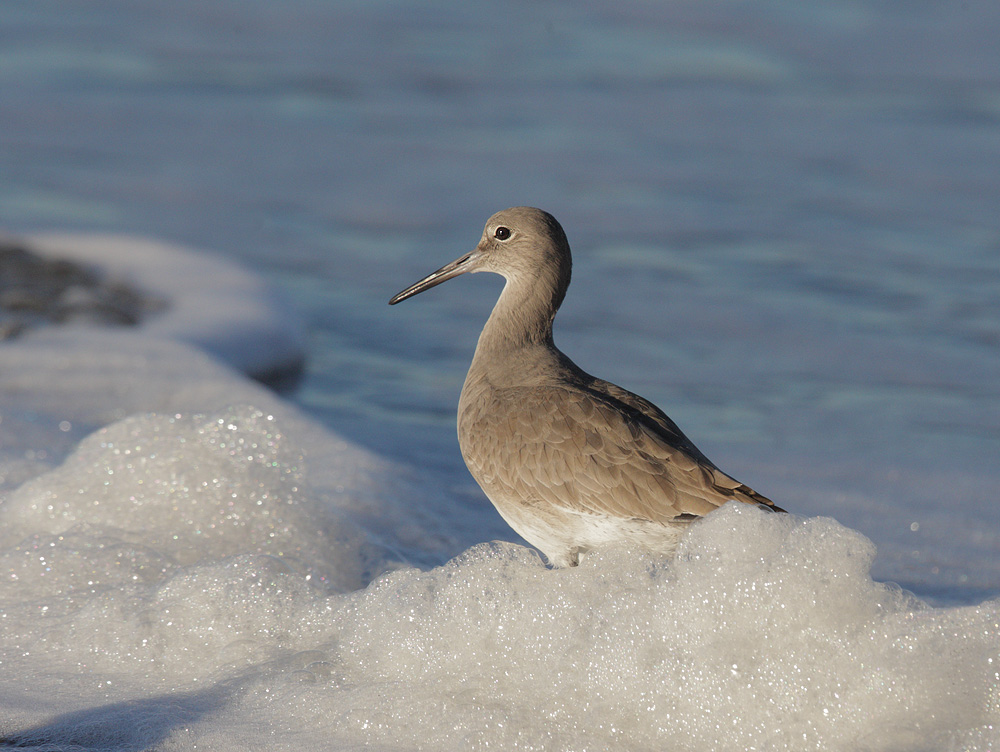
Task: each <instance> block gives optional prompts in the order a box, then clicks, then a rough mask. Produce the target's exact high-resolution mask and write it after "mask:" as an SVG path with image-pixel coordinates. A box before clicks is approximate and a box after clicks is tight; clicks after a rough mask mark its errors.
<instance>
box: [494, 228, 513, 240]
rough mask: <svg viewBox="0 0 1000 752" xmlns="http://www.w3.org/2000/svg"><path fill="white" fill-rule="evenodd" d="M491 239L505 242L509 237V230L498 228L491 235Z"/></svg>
mask: <svg viewBox="0 0 1000 752" xmlns="http://www.w3.org/2000/svg"><path fill="white" fill-rule="evenodd" d="M493 237H495V238H496V239H497V240H506V239H507V238H509V237H510V228H509V227H498V228H497V230H496V232H494V233H493Z"/></svg>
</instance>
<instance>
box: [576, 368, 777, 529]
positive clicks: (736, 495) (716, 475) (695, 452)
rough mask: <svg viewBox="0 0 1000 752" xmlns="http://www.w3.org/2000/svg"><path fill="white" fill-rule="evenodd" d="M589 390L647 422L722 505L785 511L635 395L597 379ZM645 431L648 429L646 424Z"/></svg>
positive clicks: (645, 400)
mask: <svg viewBox="0 0 1000 752" xmlns="http://www.w3.org/2000/svg"><path fill="white" fill-rule="evenodd" d="M591 389H593V390H594V391H597V392H600V393H603V394H606V395H608V396H609V397H611V398H612V399H614V400H616V401H618V402H620V403H622V404H624V405H626V406H628V407H630V408H632V409H633V410H636V411H637V412H638V413H640V414H641V415H642V416H643V418H645V419H646V420H647V421H649V422H651V423H652V424H653V430H652V432H653V433H654V434H655V435H657V436H658V437H659V439H660V440H661V441H662V442H664V443H665V444H667V445H669V446H672V447H675V448H676V449H679V450H681V451H683V452H685V453H686V454H687V455H688V456H689V457H691V458H692V459H694V460H695V461H696V462H697V463H698V464H699V465H701V466H702V468H703V469H704V471H705V472H706V473H708V475H709V477H710V480H711V483H712V485H713V486H714V487H715V489H716V490H717V491H718V492H719V493H721V494H723V495H724V496H726V501H729V500H736V501H742V502H745V503H748V504H760V505H761V506H765V507H769V508H770V509H772V510H774V511H775V512H784V511H785V510H784V509H782V508H781V507H779V506H777V505H776V504H775V503H774V502H773V501H771V500H770V499H769V498H767V497H766V496H764V495H763V494H759V493H757V492H756V491H754V490H753V489H752V488H750V486H748V485H746V484H744V483H740V482H739V481H738V480H736V479H735V478H733V477H732V476H730V475H727V474H726V473H724V472H722V471H721V470H720V469H719V468H717V467H716V466H715V464H714V463H713V462H712V461H711V460H709V459H708V457H706V456H705V455H704V454H702V453H701V451H700V450H699V449H698V447H696V446H695V445H694V444H693V443H692V442H691V440H690V439H689V438H688V437H687V436H685V435H684V432H683V431H681V429H680V428H679V427H678V426H677V424H676V423H674V422H673V421H672V420H671V419H670V418H669V417H668V416H667V414H666V413H664V412H663V411H662V410H661V409H660V408H658V407H657V406H656V405H654V404H653V403H652V402H650V401H649V400H647V399H644V398H643V397H640V396H639V395H638V394H633V393H632V392H630V391H628V390H627V389H622V388H621V387H620V386H618V385H617V384H612V383H611V382H610V381H603V380H601V379H594V382H593V383H592V384H591ZM647 428H649V426H648V424H647Z"/></svg>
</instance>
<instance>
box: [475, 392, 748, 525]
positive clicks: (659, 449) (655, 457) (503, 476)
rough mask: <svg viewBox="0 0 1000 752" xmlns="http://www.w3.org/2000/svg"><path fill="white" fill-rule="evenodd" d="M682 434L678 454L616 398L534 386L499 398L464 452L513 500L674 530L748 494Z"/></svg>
mask: <svg viewBox="0 0 1000 752" xmlns="http://www.w3.org/2000/svg"><path fill="white" fill-rule="evenodd" d="M647 404H648V403H647ZM654 409H655V408H654ZM663 417H664V418H666V416H663ZM667 420H668V421H669V419H667ZM671 425H672V424H671ZM674 428H675V430H677V434H678V436H679V437H680V438H681V439H683V441H677V442H674V443H676V444H678V445H677V446H675V445H674V444H672V443H671V439H670V438H669V437H666V438H665V437H664V436H662V435H660V434H661V431H659V429H658V428H657V426H656V425H654V424H653V423H651V421H650V420H647V419H644V418H643V415H642V413H641V411H639V410H638V409H637V408H635V407H633V406H629V405H628V404H627V403H623V402H622V401H620V400H617V399H616V398H614V397H613V396H611V395H608V394H604V393H601V392H590V391H586V390H583V391H581V390H578V389H573V388H563V387H548V388H540V387H537V386H535V387H532V388H530V389H520V388H511V389H499V390H494V391H493V392H492V393H491V404H490V405H489V409H484V410H482V411H481V412H480V413H479V415H478V416H477V417H476V418H475V420H474V421H473V422H472V423H471V424H470V425H469V426H468V428H467V430H466V431H465V435H464V436H463V445H464V446H465V448H466V449H467V451H466V452H465V454H466V461H467V462H468V463H469V465H470V469H471V470H472V471H473V474H474V475H476V477H477V478H480V479H481V482H484V483H485V484H486V485H492V486H496V487H497V490H499V491H500V492H502V493H503V494H505V495H507V496H508V497H511V498H520V499H522V500H523V501H524V502H525V503H529V504H530V503H533V502H538V501H542V502H547V503H550V504H554V505H556V506H560V507H564V508H567V509H571V510H573V511H576V512H579V513H584V514H586V513H591V514H600V515H611V516H616V517H623V518H636V519H647V520H653V521H657V522H669V521H671V520H674V519H676V518H678V517H682V516H684V515H704V514H707V513H708V512H710V511H712V510H713V509H715V508H716V507H718V506H720V505H722V504H723V503H725V502H726V501H728V500H730V499H731V498H734V496H735V494H737V493H738V491H736V489H738V488H739V487H740V484H739V483H738V482H736V481H734V480H733V479H732V478H729V477H728V476H726V475H725V474H723V473H721V472H720V471H718V470H717V469H716V468H715V467H714V466H713V465H712V464H711V463H710V462H708V460H706V459H704V457H703V456H702V455H701V453H700V452H698V451H697V449H694V453H696V454H695V455H694V456H692V453H691V451H689V450H688V447H689V446H690V447H691V448H692V449H693V445H691V444H690V442H689V441H687V439H686V438H684V437H683V434H681V433H680V431H679V429H676V426H675V427H674ZM685 442H686V443H685Z"/></svg>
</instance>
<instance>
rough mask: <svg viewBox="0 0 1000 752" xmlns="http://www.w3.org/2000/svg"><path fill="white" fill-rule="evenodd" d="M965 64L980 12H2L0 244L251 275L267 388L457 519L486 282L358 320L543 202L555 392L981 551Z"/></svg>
mask: <svg viewBox="0 0 1000 752" xmlns="http://www.w3.org/2000/svg"><path fill="white" fill-rule="evenodd" d="M997 39H1000V5H998V4H997V3H995V2H993V0H978V1H977V0H970V2H963V3H930V2H906V3H898V2H897V3H892V2H881V1H879V0H863V1H862V0H858V1H856V2H819V1H818V2H812V3H808V4H803V3H796V2H788V1H781V0H762V1H761V2H754V3H745V2H736V1H735V0H734V1H731V2H726V1H724V0H698V1H697V2H676V3H661V2H625V3H615V4H604V3H593V2H583V3H572V4H568V3H554V2H496V3H478V4H472V3H462V2H456V1H455V0H439V1H437V2H427V3H419V4H417V3H405V2H400V1H399V0H389V1H386V2H321V1H320V0H289V1H288V2H283V3H271V2H258V1H244V2H240V3H233V2H223V1H222V0H198V2H193V1H191V0H176V1H174V2H169V3H167V2H162V3H156V2H146V3H134V2H123V1H117V0H80V1H79V2H76V1H75V2H53V1H51V0H32V1H31V2H20V1H17V2H8V3H4V4H3V5H2V6H0V90H2V96H0V228H2V229H3V230H4V231H6V232H10V233H16V232H22V231H29V230H34V229H68V230H101V231H113V232H129V233H136V234H140V235H150V236H155V237H160V238H164V239H168V240H173V241H179V242H182V243H187V244H190V245H193V246H196V247H200V248H205V249H210V250H212V251H214V252H217V253H221V254H224V255H226V256H229V257H233V258H238V259H240V260H241V261H243V262H244V263H245V264H246V265H248V266H249V267H251V268H254V269H256V270H258V271H261V272H263V273H264V274H266V275H267V276H269V277H270V278H271V279H273V280H274V281H275V282H276V284H278V285H279V286H281V287H282V288H283V289H284V290H285V291H286V293H287V294H288V296H289V297H290V298H292V299H293V300H294V301H295V303H296V304H297V306H298V307H299V309H300V310H301V311H302V313H303V316H304V318H305V321H306V324H307V328H308V333H309V343H310V352H309V360H308V363H307V366H306V371H305V373H304V375H303V378H302V382H301V384H300V386H299V388H298V389H297V390H296V391H295V392H294V393H292V394H291V395H290V398H291V399H292V400H294V401H296V402H298V403H299V404H300V405H302V406H303V407H304V408H305V409H306V410H308V411H309V412H311V413H312V414H314V415H315V416H317V417H318V418H319V419H321V420H322V421H324V422H325V423H327V424H328V425H330V426H331V427H332V428H334V429H335V430H337V431H339V432H340V433H342V434H343V435H345V436H346V437H348V438H350V439H352V440H354V441H356V442H358V443H361V444H364V445H366V446H368V447H371V448H374V449H375V450H377V451H379V452H380V453H383V454H386V455H389V456H391V457H395V458H397V459H400V460H403V461H406V462H411V463H416V464H422V465H425V466H427V467H429V468H430V469H431V471H432V473H434V474H435V476H436V477H437V478H438V480H439V481H440V483H441V484H442V487H443V488H444V487H447V488H449V489H450V490H451V491H452V492H454V493H468V494H469V496H470V499H471V498H473V497H474V496H476V494H478V491H477V490H476V489H475V486H474V484H473V482H472V480H471V478H469V476H468V475H467V474H466V472H465V470H464V467H463V465H462V461H461V457H460V456H459V453H458V447H457V441H456V440H455V437H454V419H455V418H454V415H455V408H456V404H457V398H458V392H459V390H460V388H461V384H462V380H463V378H464V375H465V370H466V368H467V366H468V362H469V360H470V358H471V355H472V350H473V348H474V346H475V341H476V337H477V336H478V333H479V330H480V328H481V326H482V324H483V322H484V321H485V319H486V316H487V315H488V312H489V310H490V308H491V307H492V304H493V302H494V300H495V297H496V294H497V293H498V291H499V288H500V282H499V280H498V279H496V278H489V277H487V275H477V276H476V277H474V278H463V279H461V280H458V281H454V282H451V283H449V284H448V285H446V286H444V287H441V288H438V289H436V290H434V291H433V292H432V293H428V294H426V295H423V296H421V297H419V298H417V299H415V300H412V301H407V303H405V304H404V305H402V306H399V307H396V308H389V307H388V306H387V305H386V301H387V300H388V298H389V297H390V296H391V295H392V294H393V293H395V292H397V291H398V290H400V289H402V288H403V287H405V286H406V285H408V284H410V283H411V282H413V281H415V280H416V279H417V278H419V277H421V276H423V275H424V274H426V273H427V272H429V271H431V270H433V269H436V268H437V267H438V266H440V265H442V264H443V263H445V262H447V261H450V260H452V259H453V258H455V257H457V256H459V255H461V254H462V253H464V252H466V251H467V250H470V249H471V248H472V247H473V245H474V244H475V243H476V242H477V240H478V238H479V234H480V232H481V228H482V224H483V222H484V221H485V219H486V218H487V217H488V216H489V215H490V214H492V213H493V212H494V211H496V210H498V209H501V208H505V207H507V206H510V205H517V204H531V205H537V206H541V207H542V208H545V209H547V210H549V211H551V212H552V213H554V214H555V215H556V216H557V217H558V218H559V219H560V220H561V222H562V223H563V225H564V227H565V228H566V231H567V234H568V236H569V238H570V242H571V244H572V245H573V249H574V253H575V268H574V284H573V286H572V288H571V290H570V294H569V297H568V299H567V302H566V304H565V306H564V308H563V313H562V314H561V316H560V318H559V319H558V322H557V330H556V337H557V342H558V343H559V344H560V346H561V348H562V349H563V350H564V351H566V352H567V353H568V354H569V355H570V356H571V357H572V358H573V359H574V360H576V361H577V363H578V364H579V365H581V366H582V367H583V368H585V369H586V370H589V371H592V372H596V373H597V374H599V375H600V376H602V377H604V378H608V379H611V380H613V381H616V382H618V383H620V384H622V385H623V386H625V387H627V388H629V389H631V390H633V391H636V392H638V393H640V394H643V395H644V396H646V397H647V398H649V399H651V400H652V401H654V402H656V403H657V404H659V405H660V406H661V407H663V408H664V409H665V410H666V411H667V412H668V413H669V414H670V415H671V416H672V417H673V418H674V419H675V420H676V421H677V422H678V423H679V424H680V425H681V426H682V427H684V429H685V431H686V432H687V433H688V434H689V435H690V436H691V437H692V438H693V439H694V440H695V441H696V443H698V444H699V446H701V448H702V449H703V450H704V451H705V452H706V453H707V454H708V455H709V456H710V457H712V458H713V459H715V461H716V462H718V463H719V464H720V465H721V466H722V467H723V468H724V469H726V470H728V471H730V472H732V473H734V474H736V475H737V476H738V477H740V478H741V480H744V481H746V482H747V483H749V484H750V485H752V486H754V487H756V488H758V489H759V490H761V491H762V492H764V493H767V494H768V495H770V496H773V497H774V498H775V499H776V500H777V501H778V502H779V503H782V504H783V505H786V506H788V507H789V508H794V509H795V510H796V511H800V512H803V513H807V514H817V513H830V514H834V516H836V517H838V519H841V520H842V521H843V522H845V523H846V524H849V525H852V526H854V527H857V528H859V529H861V530H862V531H865V532H866V533H868V534H870V535H871V534H872V531H873V530H877V531H879V534H878V535H876V536H875V537H876V539H878V540H879V542H880V545H881V543H882V542H883V541H884V540H896V542H897V543H898V544H899V545H900V546H903V547H905V546H906V545H910V542H912V545H913V546H915V547H918V546H920V545H922V546H923V547H924V548H926V547H927V545H929V543H932V542H933V538H932V537H931V538H927V537H926V536H928V535H930V536H933V534H934V533H933V527H934V524H933V522H934V519H935V518H934V515H935V514H937V513H939V511H940V508H941V507H942V506H946V507H949V508H953V509H954V514H956V515H963V514H965V515H976V516H979V517H983V518H984V519H983V520H982V521H983V526H982V529H983V530H984V533H983V534H985V535H992V536H993V537H994V539H996V537H997V535H998V528H1000V515H998V514H997V512H996V505H995V487H996V484H997V482H998V481H1000V468H998V458H1000V211H998V208H1000V207H998V196H1000V45H998V44H997ZM0 367H2V365H0ZM901 477H906V478H908V479H909V480H908V482H907V483H906V484H904V485H905V488H906V497H907V498H905V499H903V500H902V503H903V504H904V505H906V506H904V509H905V513H904V514H901V513H900V507H899V506H898V504H899V502H900V499H898V498H896V499H894V503H893V504H891V505H888V506H886V507H885V508H882V507H881V506H880V504H879V503H878V499H882V498H884V499H889V498H893V497H894V495H898V494H896V488H897V484H898V483H899V480H900V478H901ZM914 489H916V490H914ZM873 500H874V501H873ZM987 500H988V502H987ZM970 502H971V503H972V506H966V507H963V506H962V505H963V504H967V503H970ZM477 503H478V502H477ZM483 503H484V502H483ZM831 504H833V505H834V506H833V507H831ZM880 515H881V517H880ZM504 531H505V528H504V526H503V525H502V523H501V522H499V520H498V522H497V527H496V530H494V531H485V533H484V534H490V533H492V534H494V535H504V534H505V533H504ZM922 536H924V537H922ZM932 559H933V557H931V558H930V559H929V558H928V557H927V556H926V555H924V556H923V557H922V559H921V564H920V565H921V566H923V567H926V568H933V567H934V566H936V564H935V563H934V561H933V560H932ZM972 584H975V583H972ZM984 587H987V589H988V583H987V585H984Z"/></svg>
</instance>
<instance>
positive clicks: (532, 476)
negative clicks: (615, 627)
mask: <svg viewBox="0 0 1000 752" xmlns="http://www.w3.org/2000/svg"><path fill="white" fill-rule="evenodd" d="M571 268H572V257H571V255H570V250H569V242H568V241H567V240H566V234H565V232H563V228H562V227H561V226H560V225H559V223H558V222H557V221H556V219H555V218H554V217H553V216H552V215H551V214H548V213H547V212H544V211H542V210H541V209H535V208H532V207H526V206H520V207H515V208H512V209H506V210H504V211H501V212H498V213H496V214H494V215H493V216H492V217H490V219H489V221H488V222H487V223H486V227H485V229H484V230H483V236H482V239H481V240H480V241H479V245H477V246H476V248H475V249H474V250H473V251H472V252H471V253H467V254H465V255H464V256H462V257H461V258H458V259H456V260H455V261H452V262H451V263H450V264H446V265H445V266H442V267H441V268H440V269H438V270H437V271H436V272H432V273H431V274H429V275H428V276H426V277H424V278H423V279H422V280H420V281H419V282H417V283H415V284H413V285H411V286H410V287H407V288H406V289H405V290H403V291H402V292H400V293H399V294H398V295H395V296H394V297H393V298H392V299H391V300H390V301H389V304H390V305H395V304H396V303H399V302H400V301H402V300H405V299H406V298H409V297H411V296H413V295H416V294H417V293H420V292H423V291H424V290H428V289H430V288H431V287H434V286H435V285H438V284H440V283H441V282H444V281H445V280H448V279H451V278H452V277H457V276H458V275H460V274H465V273H466V272H494V273H495V274H499V275H501V276H502V277H504V278H505V279H506V284H505V285H504V288H503V292H501V294H500V298H499V300H497V303H496V306H495V307H494V308H493V312H492V313H491V314H490V317H489V320H488V321H487V322H486V326H485V327H484V328H483V332H482V334H481V335H480V336H479V343H478V344H477V346H476V353H475V355H474V356H473V358H472V365H471V366H470V368H469V373H468V376H466V379H465V385H464V386H463V387H462V395H461V397H460V398H459V402H458V441H459V445H460V446H461V450H462V457H463V458H464V459H465V464H466V465H467V466H468V468H469V471H470V472H471V473H472V476H473V477H474V478H475V479H476V482H478V483H479V485H480V487H481V488H482V489H483V491H484V492H485V494H486V496H487V497H489V499H490V501H491V502H493V505H494V506H495V507H496V508H497V511H498V512H499V513H500V515H501V516H502V517H503V518H504V520H506V521H507V523H508V524H509V525H510V526H511V527H512V528H514V530H516V531H517V532H518V533H519V534H520V535H521V536H522V537H523V538H524V539H525V540H526V541H528V542H529V543H531V544H532V545H534V546H535V547H537V548H538V549H539V550H541V552H542V553H543V554H545V557H546V558H547V559H548V561H549V563H550V564H552V565H553V566H557V567H565V566H574V565H576V564H577V563H578V561H579V557H580V555H581V554H585V553H586V552H587V551H589V550H591V549H594V548H598V547H600V546H602V545H607V544H609V543H614V542H632V543H637V544H639V545H641V546H643V547H645V548H648V549H652V550H653V551H656V552H660V553H664V554H670V553H672V552H673V550H674V549H675V548H676V546H677V542H678V540H679V538H680V536H681V534H682V532H683V531H684V529H685V528H686V527H687V526H688V525H689V524H690V523H691V522H693V521H694V520H697V519H699V518H700V517H702V516H704V515H706V514H708V513H709V512H711V511H712V510H713V509H716V508H718V507H719V506H721V505H722V504H725V503H726V502H727V501H738V502H744V503H747V504H754V505H757V506H761V507H764V508H766V509H770V510H774V511H784V510H782V509H781V508H780V507H777V506H775V505H774V503H773V502H772V501H771V500H770V499H767V498H766V497H764V496H762V495H761V494H759V493H757V492H756V491H754V490H753V489H751V488H749V487H748V486H745V485H743V484H742V483H740V482H739V481H738V480H735V479H734V478H732V477H730V476H729V475H726V474H725V473H724V472H722V471H721V470H719V468H717V467H716V466H715V465H714V464H713V463H712V462H711V461H710V460H709V459H708V458H707V457H706V456H705V455H704V454H702V453H701V451H699V450H698V448H697V447H696V446H695V445H694V444H693V443H692V442H691V440H690V439H688V437H687V436H685V435H684V434H683V433H682V432H681V430H680V428H678V427H677V425H676V424H675V423H674V422H673V421H672V420H671V419H670V418H668V417H667V416H666V414H665V413H663V411H661V410H660V409H659V408H657V407H656V406H655V405H653V404H652V403H651V402H649V401H647V400H645V399H643V398H642V397H640V396H638V395H636V394H633V393H632V392H629V391H626V390H625V389H622V388H621V387H620V386H616V385H615V384H612V383H610V382H608V381H603V380H602V379H598V378H596V377H594V376H591V375H590V374H588V373H586V372H585V371H584V370H583V369H581V368H579V367H578V366H577V365H576V364H575V363H573V361H571V360H570V359H569V358H568V357H566V356H565V355H564V354H563V353H562V352H561V351H560V350H559V349H558V348H557V347H556V346H555V343H554V342H553V341H552V322H553V320H554V318H555V315H556V311H557V310H558V309H559V306H560V304H561V303H562V301H563V298H564V296H565V295H566V289H567V288H568V287H569V281H570V271H571Z"/></svg>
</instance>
